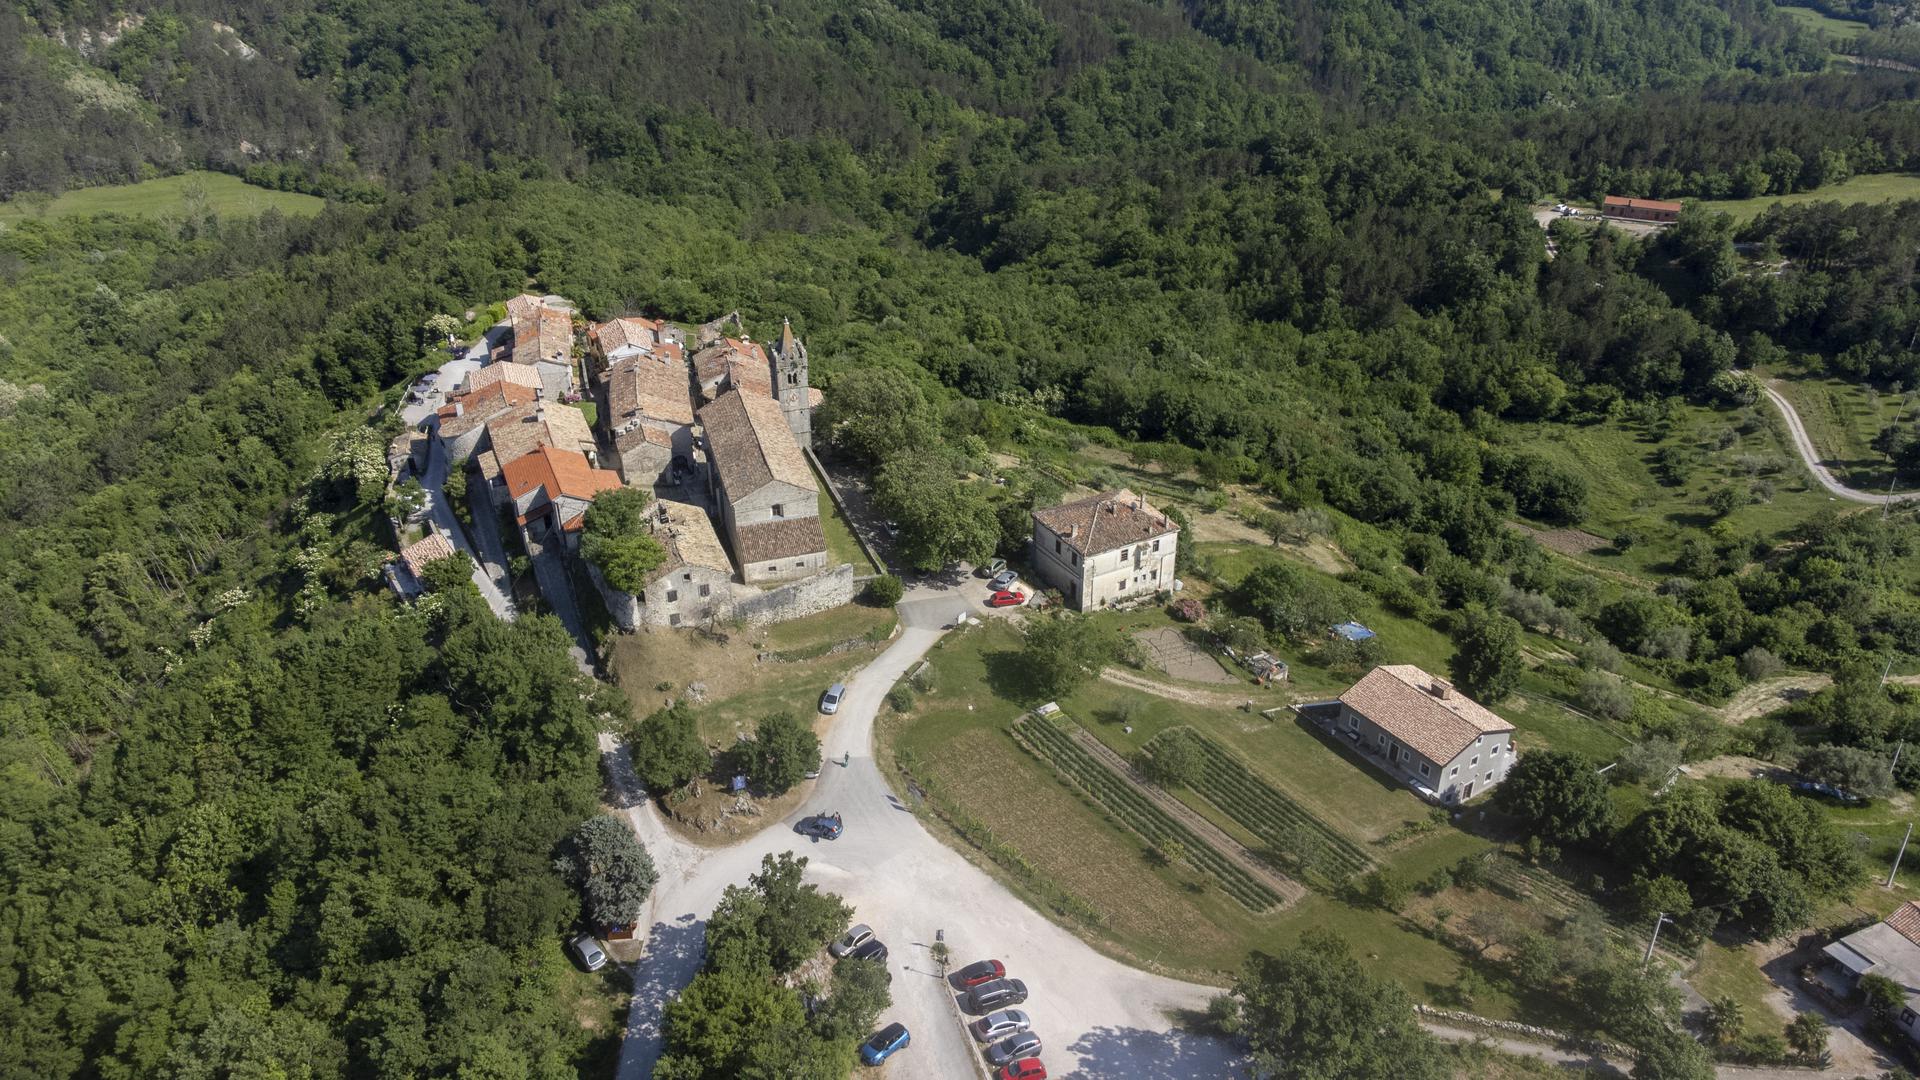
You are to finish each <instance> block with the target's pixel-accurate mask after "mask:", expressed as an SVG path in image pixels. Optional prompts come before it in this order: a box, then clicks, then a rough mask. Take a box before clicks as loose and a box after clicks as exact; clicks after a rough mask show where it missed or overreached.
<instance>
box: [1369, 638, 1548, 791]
mask: <svg viewBox="0 0 1920 1080" xmlns="http://www.w3.org/2000/svg"><path fill="white" fill-rule="evenodd" d="M1333 725H1334V731H1335V733H1336V734H1338V735H1340V736H1341V737H1344V738H1346V739H1347V740H1348V741H1349V742H1351V743H1352V744H1353V745H1354V747H1355V748H1356V749H1358V750H1359V751H1361V752H1362V753H1363V754H1365V755H1366V756H1367V760H1369V761H1371V762H1373V764H1374V765H1375V766H1376V767H1377V768H1379V769H1380V770H1381V771H1382V772H1385V773H1386V774H1387V775H1389V776H1391V777H1393V778H1394V779H1396V780H1401V781H1404V782H1405V783H1406V784H1407V785H1408V786H1409V787H1411V788H1413V790H1414V791H1415V792H1416V793H1418V794H1419V795H1420V796H1421V797H1422V798H1425V799H1428V800H1430V801H1432V802H1444V803H1451V802H1462V801H1465V800H1467V799H1471V798H1473V797H1474V795H1476V794H1479V793H1482V792H1485V791H1487V790H1488V789H1490V788H1492V787H1493V786H1494V785H1495V784H1498V783H1499V782H1500V781H1502V780H1504V779H1506V778H1507V770H1508V769H1510V768H1512V767H1513V725H1512V724H1509V723H1507V722H1506V721H1505V720H1502V719H1500V718H1499V717H1498V716H1495V715H1494V714H1493V713H1492V712H1490V711H1488V710H1487V708H1486V707H1485V706H1484V705H1481V704H1480V703H1479V702H1477V701H1474V700H1473V699H1472V698H1470V697H1468V696H1467V695H1465V694H1463V693H1461V692H1460V691H1459V690H1458V689H1457V688H1456V687H1454V685H1453V684H1452V683H1449V682H1447V681H1446V680H1445V679H1442V678H1439V677H1437V676H1434V675H1429V674H1427V673H1426V672H1424V671H1422V670H1420V669H1419V668H1417V667H1414V666H1413V665H1412V664H1387V665H1383V666H1381V667H1377V668H1374V669H1373V670H1372V671H1370V672H1368V673H1367V674H1366V677H1365V678H1363V679H1361V680H1360V681H1359V682H1357V683H1354V684H1353V686H1352V687H1351V688H1349V689H1348V690H1347V692H1346V693H1344V694H1342V695H1340V712H1339V715H1338V716H1336V717H1335V718H1334V721H1333Z"/></svg>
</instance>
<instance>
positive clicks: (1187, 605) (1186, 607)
mask: <svg viewBox="0 0 1920 1080" xmlns="http://www.w3.org/2000/svg"><path fill="white" fill-rule="evenodd" d="M1167 614H1168V615H1169V616H1171V617H1172V618H1174V619H1176V620H1178V621H1179V622H1184V623H1197V622H1199V621H1200V620H1201V619H1202V618H1205V617H1206V614H1207V609H1206V607H1205V605H1203V604H1201V603H1200V601H1198V600H1195V599H1192V598H1191V597H1189V598H1187V599H1184V600H1175V601H1174V602H1173V603H1172V604H1169V605H1168V606H1167Z"/></svg>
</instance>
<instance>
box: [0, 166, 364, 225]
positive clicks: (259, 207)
mask: <svg viewBox="0 0 1920 1080" xmlns="http://www.w3.org/2000/svg"><path fill="white" fill-rule="evenodd" d="M194 202H198V203H200V204H202V205H204V206H205V207H206V209H208V210H211V211H212V212H213V213H215V214H217V215H219V216H221V217H235V216H245V215H251V214H258V213H260V212H261V211H263V210H266V209H269V208H272V209H275V210H278V211H280V212H281V213H283V214H317V213H319V212H320V211H321V210H322V209H323V208H324V207H325V206H326V201H325V200H323V199H317V198H315V197H313V196H312V195H302V194H300V193H298V192H294V191H275V190H274V189H272V188H263V187H256V186H254V185H253V184H249V183H247V182H246V181H245V180H242V179H240V178H239V177H237V176H228V175H227V174H226V173H217V172H204V171H202V172H189V173H181V174H180V175H179V176H163V177H161V178H160V179H158V180H142V181H140V182H139V183H137V184H113V185H110V186H108V187H92V188H76V189H75V190H73V191H69V192H65V193H64V194H61V195H58V196H55V197H54V198H53V199H51V200H48V201H35V200H30V199H13V200H12V201H9V202H4V203H0V224H12V223H13V222H17V221H26V220H28V219H31V218H36V217H66V216H69V215H75V214H126V215H128V216H129V217H163V216H166V215H169V214H184V213H186V212H187V211H188V209H189V208H190V205H191V204H192V203H194Z"/></svg>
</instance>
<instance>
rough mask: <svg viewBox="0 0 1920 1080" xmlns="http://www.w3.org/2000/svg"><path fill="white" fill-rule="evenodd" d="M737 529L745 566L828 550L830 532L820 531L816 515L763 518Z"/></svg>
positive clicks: (739, 553) (740, 551)
mask: <svg viewBox="0 0 1920 1080" xmlns="http://www.w3.org/2000/svg"><path fill="white" fill-rule="evenodd" d="M737 531H738V533H739V544H738V547H739V549H740V550H739V551H738V552H737V553H736V554H738V555H739V556H740V562H741V563H742V565H744V564H746V563H762V562H770V561H772V560H774V559H791V558H795V557H797V556H801V555H814V554H818V553H819V552H822V551H825V550H827V534H826V533H825V532H823V531H821V529H820V519H819V518H817V517H801V518H787V519H785V520H783V521H762V522H759V523H757V524H754V525H742V526H740V528H739V529H738V530H737Z"/></svg>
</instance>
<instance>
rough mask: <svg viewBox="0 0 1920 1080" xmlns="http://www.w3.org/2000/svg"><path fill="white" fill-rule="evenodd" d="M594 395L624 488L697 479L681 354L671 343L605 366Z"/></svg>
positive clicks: (689, 385)
mask: <svg viewBox="0 0 1920 1080" xmlns="http://www.w3.org/2000/svg"><path fill="white" fill-rule="evenodd" d="M596 389H597V391H598V394H599V397H600V415H601V417H602V420H601V424H602V427H603V428H604V430H605V431H606V433H607V440H608V442H610V443H612V445H613V452H614V456H615V458H616V460H617V462H618V464H619V466H620V472H621V475H623V476H625V477H626V478H627V482H628V483H630V484H632V485H634V486H635V487H651V486H653V485H655V484H667V485H677V484H680V483H682V482H685V481H688V480H691V479H694V478H695V476H696V475H697V467H696V466H697V464H698V461H699V457H700V455H699V453H698V450H697V448H696V446H695V440H694V437H693V382H692V372H691V369H690V368H689V366H688V364H687V358H686V352H685V350H683V349H681V347H680V346H678V345H676V344H674V343H673V342H670V341H669V342H661V343H660V344H659V345H657V346H654V347H653V348H652V349H651V350H649V351H646V352H631V353H626V354H624V355H622V356H620V357H619V358H618V359H615V360H612V361H611V362H610V363H608V365H607V367H606V368H605V369H604V370H603V371H602V372H601V373H600V376H599V378H598V380H597V383H596Z"/></svg>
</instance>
